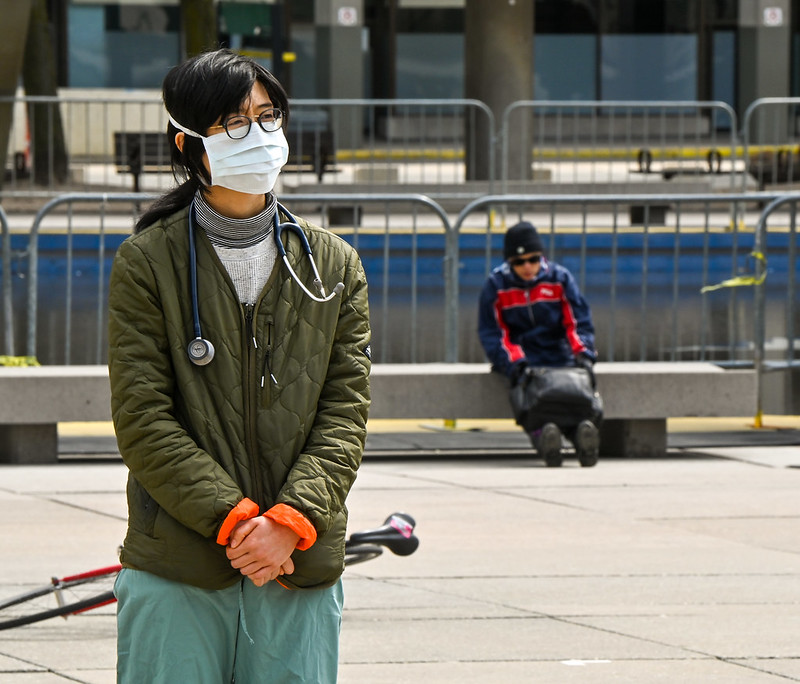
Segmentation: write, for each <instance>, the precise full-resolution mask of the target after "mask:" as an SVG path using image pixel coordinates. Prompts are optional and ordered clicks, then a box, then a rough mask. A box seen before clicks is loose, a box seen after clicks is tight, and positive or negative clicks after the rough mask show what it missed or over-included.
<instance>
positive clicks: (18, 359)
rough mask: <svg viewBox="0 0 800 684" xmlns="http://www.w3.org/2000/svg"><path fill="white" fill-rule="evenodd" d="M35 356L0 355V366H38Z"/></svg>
mask: <svg viewBox="0 0 800 684" xmlns="http://www.w3.org/2000/svg"><path fill="white" fill-rule="evenodd" d="M40 365H41V364H40V363H39V362H38V361H37V360H36V357H35V356H3V355H0V366H40Z"/></svg>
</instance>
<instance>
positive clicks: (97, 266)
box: [26, 193, 156, 365]
mask: <svg viewBox="0 0 800 684" xmlns="http://www.w3.org/2000/svg"><path fill="white" fill-rule="evenodd" d="M155 198H156V196H154V195H145V194H142V193H123V194H116V195H115V194H71V195H63V196H61V197H57V198H55V199H53V200H50V201H49V202H47V204H45V205H44V206H43V207H42V208H41V209H40V210H39V211H38V213H37V214H36V216H35V217H34V220H33V224H32V226H31V230H30V235H29V245H28V255H29V257H28V302H27V352H26V353H27V355H28V356H32V357H36V358H38V359H39V361H40V362H41V363H45V364H57V363H61V364H66V365H70V364H72V363H74V362H75V361H74V356H76V357H77V363H84V364H100V363H105V361H106V354H105V350H106V320H107V308H108V307H107V304H108V301H107V296H108V275H109V268H110V260H111V258H113V255H114V252H115V251H116V245H118V244H119V242H121V241H122V240H123V239H124V238H125V237H127V236H128V235H129V234H130V232H131V228H132V227H133V223H134V217H135V215H136V213H138V211H139V210H140V208H141V206H142V204H143V203H147V202H150V201H152V200H154V199H155ZM109 204H128V205H130V207H131V208H132V213H131V215H130V216H128V215H123V216H120V215H110V214H109V213H108V211H107V209H108V205H109ZM60 207H66V213H65V214H64V215H56V213H55V210H56V209H58V208H60ZM95 208H97V212H96V213H95V212H94V211H92V210H93V209H95ZM46 221H49V223H52V224H53V225H52V230H51V232H50V234H51V235H53V236H54V238H55V239H56V240H57V241H58V244H55V245H54V246H53V247H52V248H51V254H50V257H49V258H48V263H47V266H48V276H49V278H48V282H47V283H46V284H47V286H48V287H47V292H48V294H49V295H50V297H51V299H50V301H49V302H48V303H49V307H48V310H47V312H46V315H45V316H43V317H42V321H40V320H39V316H40V307H39V295H40V289H41V288H40V285H41V280H42V278H41V274H40V258H39V257H40V240H41V238H42V236H43V233H44V230H43V229H44V228H45V222H46ZM114 238H116V245H113V244H107V243H108V242H113V240H114ZM76 243H81V244H76ZM84 243H85V244H84ZM76 289H77V290H78V292H76ZM56 297H57V298H58V299H60V300H61V301H55V298H56ZM92 310H93V311H92ZM62 317H63V321H62V320H59V319H60V318H62ZM76 318H77V319H78V320H77V325H74V323H75V319H76ZM40 322H41V323H44V326H43V327H44V329H45V330H46V331H47V335H46V337H45V339H42V336H41V335H40V334H39V332H40V327H39V324H40ZM92 323H93V327H94V334H91V333H90V332H89V330H90V326H91V325H92ZM76 329H77V330H79V331H80V332H81V337H80V340H79V342H80V343H79V344H73V331H74V330H76ZM59 341H61V342H62V343H63V347H60V345H59ZM76 350H77V351H76ZM74 352H75V353H74Z"/></svg>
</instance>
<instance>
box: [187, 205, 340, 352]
mask: <svg viewBox="0 0 800 684" xmlns="http://www.w3.org/2000/svg"><path fill="white" fill-rule="evenodd" d="M194 211H195V210H194V204H192V206H191V207H189V279H190V282H191V289H192V322H193V324H194V339H193V340H191V342H189V345H188V347H187V348H186V352H187V353H188V354H189V360H190V361H191V362H192V363H193V364H195V365H197V366H205V365H206V364H208V363H210V362H211V359H213V358H214V345H213V344H211V342H210V341H209V340H207V339H205V338H204V337H203V333H202V331H201V329H200V307H199V305H198V296H197V246H196V243H195V237H194V230H195V226H194ZM279 212H283V213H284V214H286V216H287V217H288V218H289V220H288V221H284V222H281V221H280V220H279V219H278V214H279ZM273 222H274V224H275V229H274V236H273V237H274V239H275V245H276V247H277V248H278V255H279V256H280V258H281V260H282V261H283V263H284V264H286V268H287V269H288V270H289V274H290V275H291V276H292V278H293V280H294V281H295V282H296V283H297V284H298V285H299V286H300V288H301V289H302V290H303V292H305V293H306V294H307V295H308V296H309V297H310V298H311V299H313V300H314V301H315V302H320V303H322V302H328V301H330V300H331V299H333V298H334V297H335V296H336V295H338V294H339V293H340V292H341V291H342V290H344V283H336V287H334V288H333V292H331V293H330V294H329V295H326V294H325V288H324V287H323V286H322V279H321V278H320V276H319V271H318V270H317V264H316V262H315V261H314V255H313V254H312V253H311V247H310V246H309V244H308V238H307V237H306V235H305V233H304V232H303V229H302V228H301V227H300V225H299V224H298V223H297V219H295V217H294V216H292V215H291V214H290V213H289V211H287V209H286V207H284V206H283V205H282V204H280V203H279V202H278V203H277V206H276V208H275V217H274V219H273ZM284 230H288V231H290V232H292V233H294V234H295V235H297V237H298V238H300V243H301V245H302V247H303V250H304V251H305V253H306V255H307V256H308V261H309V263H310V264H311V269H312V270H313V271H314V286H315V287H316V288H317V290H318V291H319V296H317V295H315V294H313V293H312V292H311V291H310V290H309V289H308V288H307V287H306V286H305V285H304V284H303V282H302V281H301V280H300V278H299V277H298V275H297V273H295V270H294V268H292V265H291V264H290V263H289V258H288V257H287V256H286V248H285V247H284V246H283V241H282V240H281V235H282V233H283V231H284Z"/></svg>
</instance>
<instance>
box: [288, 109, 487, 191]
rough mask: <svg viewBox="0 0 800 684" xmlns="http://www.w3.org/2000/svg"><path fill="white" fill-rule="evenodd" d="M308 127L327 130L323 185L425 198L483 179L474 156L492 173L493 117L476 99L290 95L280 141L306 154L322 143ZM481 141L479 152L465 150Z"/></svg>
mask: <svg viewBox="0 0 800 684" xmlns="http://www.w3.org/2000/svg"><path fill="white" fill-rule="evenodd" d="M314 130H316V131H322V132H324V131H326V130H327V131H328V132H329V133H330V134H331V140H332V145H333V148H334V150H335V152H334V162H335V166H334V167H333V168H332V169H331V173H330V174H328V173H322V174H320V177H319V179H323V178H324V181H325V183H326V185H334V186H337V185H342V186H351V187H355V188H356V191H357V192H385V190H386V188H388V187H395V186H398V185H401V186H406V187H409V188H410V191H412V192H422V191H424V192H425V193H426V194H428V195H434V194H438V193H442V192H444V193H447V192H450V193H452V192H455V191H461V190H459V189H458V187H457V186H459V185H460V184H462V183H464V181H465V180H468V179H472V178H476V177H481V178H486V177H487V176H486V175H480V173H479V171H478V169H477V168H476V164H479V163H481V159H482V160H483V162H484V163H488V164H489V168H488V171H489V174H490V175H489V177H488V181H489V182H491V181H492V180H493V178H494V177H493V176H492V175H491V173H492V171H493V169H494V158H495V146H494V133H495V121H494V116H493V114H492V111H491V109H489V107H488V106H487V105H486V104H484V103H483V102H481V101H479V100H470V99H463V100H459V99H427V100H421V99H419V100H415V99H385V100H370V99H364V100H358V99H352V100H347V99H324V100H323V99H318V100H293V101H292V102H291V103H290V117H289V125H288V126H287V138H288V139H289V145H290V149H291V148H292V147H294V148H295V150H296V156H301V157H306V148H307V147H308V146H313V145H315V144H321V143H320V142H319V141H318V139H315V138H314V137H313V136H312V135H311V134H310V133H311V132H313V131H314ZM479 132H482V133H483V134H484V135H483V138H481V137H480V136H479ZM303 140H306V141H307V142H305V143H303ZM481 144H483V145H484V146H485V147H484V148H482V149H481V150H480V152H481V153H482V154H476V155H472V156H470V155H468V154H467V153H466V148H470V149H474V148H475V147H477V146H479V145H481ZM487 160H488V162H487ZM295 181H296V182H295ZM285 183H286V184H288V185H291V186H292V187H296V188H297V192H307V191H314V190H316V188H315V182H314V180H312V179H310V178H309V177H308V176H299V177H296V178H292V177H291V176H290V177H288V178H287V179H285ZM423 188H424V190H422V189H423ZM334 191H335V190H334Z"/></svg>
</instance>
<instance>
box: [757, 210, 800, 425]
mask: <svg viewBox="0 0 800 684" xmlns="http://www.w3.org/2000/svg"><path fill="white" fill-rule="evenodd" d="M798 202H800V195H788V196H783V197H778V198H776V199H774V200H773V201H772V202H770V203H769V204H768V205H767V206H766V207H765V208H764V211H763V212H762V213H761V216H760V217H759V220H758V225H757V226H756V231H755V243H754V247H753V251H754V252H755V253H756V254H757V255H759V257H760V258H758V259H757V260H756V264H757V265H756V272H755V274H754V286H755V298H756V307H755V314H756V315H755V336H754V342H755V345H754V363H755V368H756V371H757V377H758V388H757V398H756V427H761V426H762V417H763V413H764V373H765V372H768V371H770V370H784V369H790V368H798V367H800V359H798V357H797V354H798V348H797V341H796V340H795V330H796V329H797V326H798V325H800V321H798V320H797V316H798V310H797V292H796V277H797V276H796V268H795V264H796V263H797V205H798ZM786 205H790V208H789V211H790V213H789V230H788V237H789V239H788V245H787V249H786V254H785V257H786V259H787V261H788V269H787V271H788V272H787V283H786V285H787V292H786V298H785V300H784V301H783V302H782V303H783V310H782V311H781V309H780V307H779V306H774V307H772V309H773V310H772V313H773V316H774V317H775V318H778V319H780V318H783V320H784V321H785V325H786V331H785V340H786V348H785V351H786V354H785V357H784V358H783V359H781V358H780V355H779V353H774V352H773V358H771V359H768V358H767V351H768V350H767V348H766V340H767V329H768V321H767V317H768V315H769V314H770V310H771V307H770V306H769V304H770V303H769V302H768V300H767V285H768V283H767V270H768V269H767V265H768V263H769V254H768V241H767V236H768V229H767V224H768V221H769V220H770V219H771V218H773V215H774V214H775V213H776V212H777V211H778V209H780V208H781V207H783V206H786ZM771 270H772V269H770V271H771ZM776 304H778V303H777V302H776Z"/></svg>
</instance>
